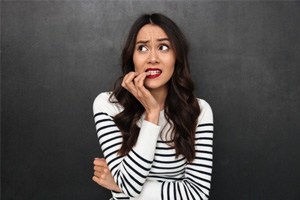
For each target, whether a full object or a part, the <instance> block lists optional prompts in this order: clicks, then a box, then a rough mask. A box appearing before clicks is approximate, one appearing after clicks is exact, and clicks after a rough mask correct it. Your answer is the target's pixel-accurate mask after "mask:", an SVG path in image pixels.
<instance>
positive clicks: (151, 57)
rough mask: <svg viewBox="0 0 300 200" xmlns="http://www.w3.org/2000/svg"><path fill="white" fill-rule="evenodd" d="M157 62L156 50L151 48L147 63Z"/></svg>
mask: <svg viewBox="0 0 300 200" xmlns="http://www.w3.org/2000/svg"><path fill="white" fill-rule="evenodd" d="M158 62H159V58H158V55H157V52H156V51H155V50H152V51H151V52H150V55H149V63H151V64H156V63H158Z"/></svg>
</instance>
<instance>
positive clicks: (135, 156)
mask: <svg viewBox="0 0 300 200" xmlns="http://www.w3.org/2000/svg"><path fill="white" fill-rule="evenodd" d="M93 110H94V119H95V124H96V130H97V136H98V139H99V143H100V146H101V149H102V152H103V155H104V157H105V159H106V162H107V164H108V167H109V169H110V171H111V173H112V175H113V177H114V180H115V182H116V183H117V184H118V185H119V187H120V189H121V190H122V192H123V193H121V194H117V193H113V195H114V196H119V198H117V197H116V198H117V199H123V198H125V197H124V196H127V197H136V196H138V195H139V194H140V193H141V191H142V188H143V185H144V183H145V181H146V178H147V176H148V174H149V172H150V169H151V166H152V162H153V159H154V153H155V147H156V141H157V138H158V135H159V132H160V127H159V126H157V125H155V124H152V123H150V122H147V121H143V122H142V124H141V129H140V133H139V137H138V140H137V143H136V145H135V146H134V147H133V148H132V150H131V151H130V152H129V153H128V155H127V156H124V157H122V156H120V155H118V150H119V149H120V148H121V145H122V141H123V139H122V134H121V132H120V130H119V129H118V127H117V126H116V124H115V123H114V121H113V118H112V116H114V115H115V113H114V105H113V104H112V103H110V102H109V101H108V98H107V94H103V93H102V94H100V95H98V97H97V98H96V99H95V101H94V105H93ZM124 194H125V195H124Z"/></svg>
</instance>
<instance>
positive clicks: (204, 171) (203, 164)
mask: <svg viewBox="0 0 300 200" xmlns="http://www.w3.org/2000/svg"><path fill="white" fill-rule="evenodd" d="M200 107H201V114H200V116H199V119H198V126H197V128H196V135H195V150H196V157H195V159H194V160H193V162H191V163H188V164H187V165H186V169H185V176H184V179H183V180H182V181H176V182H164V183H163V184H162V191H161V199H164V200H165V199H168V200H171V199H200V200H207V199H208V198H209V192H210V182H211V174H212V164H213V160H212V159H213V154H212V151H213V129H214V127H213V113H212V110H211V108H210V106H209V104H208V103H207V102H206V101H204V100H201V104H200Z"/></svg>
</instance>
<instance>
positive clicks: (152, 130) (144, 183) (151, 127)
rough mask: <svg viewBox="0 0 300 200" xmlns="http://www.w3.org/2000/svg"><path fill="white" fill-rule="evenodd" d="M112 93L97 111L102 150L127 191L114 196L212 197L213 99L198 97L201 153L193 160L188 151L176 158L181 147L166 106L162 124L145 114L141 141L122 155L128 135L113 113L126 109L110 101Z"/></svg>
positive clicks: (100, 97)
mask: <svg viewBox="0 0 300 200" xmlns="http://www.w3.org/2000/svg"><path fill="white" fill-rule="evenodd" d="M109 96H110V93H109V92H104V93H101V94H99V95H98V96H97V97H96V99H95V101H94V104H93V110H94V119H95V124H96V130H97V136H98V139H99V144H100V147H101V150H102V152H103V155H104V157H105V159H106V162H107V164H108V167H109V169H110V171H111V173H112V175H113V177H114V180H115V182H116V183H117V184H118V185H119V187H120V189H121V190H122V193H117V192H114V191H112V196H113V199H117V200H119V199H128V200H129V199H131V200H138V199H142V200H150V199H155V200H160V199H161V200H176V199H178V200H179V199H200V200H202V199H203V200H204V199H208V197H209V191H210V182H211V173H212V159H213V154H212V147H213V146H212V145H213V114H212V110H211V108H210V106H209V104H208V103H207V102H206V101H204V100H202V99H198V102H199V106H200V109H201V113H200V115H199V117H198V124H197V128H196V133H195V134H196V135H195V150H196V157H195V159H194V160H193V161H192V162H191V163H187V161H186V159H185V157H184V156H182V155H180V156H178V157H176V156H175V148H174V147H172V146H170V145H168V142H167V140H168V136H169V135H170V134H167V131H168V127H169V125H168V124H167V121H166V119H165V117H164V111H161V112H160V117H159V124H158V125H156V124H153V123H151V122H148V121H146V120H144V115H143V116H142V117H141V119H140V120H139V122H138V124H137V125H138V126H139V127H140V133H139V136H138V139H137V142H136V145H135V146H134V147H133V148H132V149H131V151H130V152H129V153H128V154H127V155H126V156H120V155H119V154H118V150H119V149H120V148H121V145H122V141H123V139H122V134H121V132H120V130H119V129H118V127H117V126H116V124H115V122H114V121H113V117H114V116H115V115H117V114H118V113H120V112H121V111H122V109H123V108H122V106H121V105H119V104H117V103H111V102H109Z"/></svg>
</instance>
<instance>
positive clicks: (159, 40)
mask: <svg viewBox="0 0 300 200" xmlns="http://www.w3.org/2000/svg"><path fill="white" fill-rule="evenodd" d="M157 41H158V42H162V41H170V40H169V38H159V39H157ZM149 42H150V40H139V41H137V42H136V44H140V43H142V44H147V43H149Z"/></svg>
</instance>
